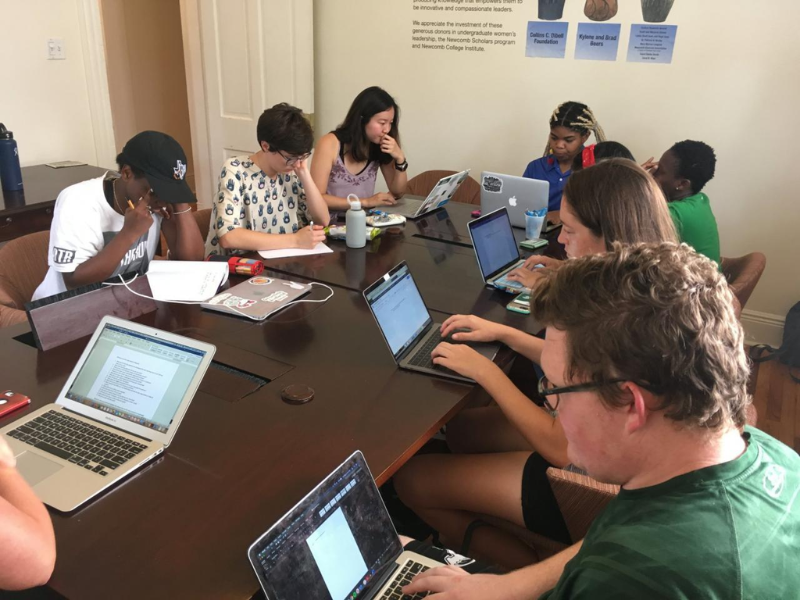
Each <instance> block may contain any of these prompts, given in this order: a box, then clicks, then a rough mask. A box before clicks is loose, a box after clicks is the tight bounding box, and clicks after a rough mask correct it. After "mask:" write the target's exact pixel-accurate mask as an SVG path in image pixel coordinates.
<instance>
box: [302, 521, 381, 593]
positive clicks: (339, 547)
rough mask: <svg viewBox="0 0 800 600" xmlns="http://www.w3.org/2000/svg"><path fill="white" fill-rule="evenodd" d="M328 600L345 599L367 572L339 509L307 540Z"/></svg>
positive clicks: (362, 558)
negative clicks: (328, 596)
mask: <svg viewBox="0 0 800 600" xmlns="http://www.w3.org/2000/svg"><path fill="white" fill-rule="evenodd" d="M306 543H307V544H308V547H309V549H310V550H311V554H312V555H313V556H314V560H315V561H316V562H317V568H318V569H319V572H320V573H321V574H322V579H323V581H325V586H326V587H327V588H328V593H329V594H330V595H331V598H346V597H347V595H348V594H349V593H350V592H351V591H352V590H353V588H354V587H356V586H357V585H358V583H359V582H360V581H361V578H362V577H363V576H364V574H365V573H366V572H367V571H368V569H367V563H365V562H364V557H363V556H361V551H360V550H359V549H358V544H356V539H355V537H353V532H352V531H351V530H350V525H349V524H348V523H347V519H346V518H345V515H344V511H342V509H341V508H338V509H336V511H335V512H334V513H333V514H332V515H331V516H330V517H328V518H327V519H326V520H325V522H324V523H323V524H322V525H320V526H319V528H318V529H317V530H316V531H315V532H314V533H312V534H311V535H310V536H308V539H307V540H306Z"/></svg>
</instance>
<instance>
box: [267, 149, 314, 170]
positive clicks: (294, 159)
mask: <svg viewBox="0 0 800 600" xmlns="http://www.w3.org/2000/svg"><path fill="white" fill-rule="evenodd" d="M276 152H277V153H278V154H280V155H281V158H282V159H283V160H285V161H286V166H287V167H293V166H295V165H296V164H297V163H300V162H303V161H304V160H305V159H307V158H308V157H309V156H311V152H306V153H305V154H303V155H301V156H286V155H285V154H284V153H283V152H281V151H280V150H276Z"/></svg>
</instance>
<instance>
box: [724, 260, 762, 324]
mask: <svg viewBox="0 0 800 600" xmlns="http://www.w3.org/2000/svg"><path fill="white" fill-rule="evenodd" d="M766 266H767V257H766V256H764V255H763V254H762V253H761V252H751V253H750V254H745V255H744V256H740V257H739V258H725V257H723V258H722V273H723V274H724V275H725V279H727V280H728V284H729V285H730V286H731V290H732V291H733V294H734V295H735V296H736V299H737V300H738V301H739V305H740V306H739V307H737V308H738V310H737V316H739V315H740V314H741V311H742V309H743V308H744V305H745V304H747V300H748V299H749V298H750V295H751V294H752V293H753V290H754V289H755V287H756V284H757V283H758V280H759V279H761V274H762V273H763V272H764V268H765V267H766Z"/></svg>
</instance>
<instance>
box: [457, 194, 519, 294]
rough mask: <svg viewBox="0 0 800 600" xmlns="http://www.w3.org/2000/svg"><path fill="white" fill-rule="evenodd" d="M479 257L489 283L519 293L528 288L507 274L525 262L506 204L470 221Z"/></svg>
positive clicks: (486, 280) (479, 262)
mask: <svg viewBox="0 0 800 600" xmlns="http://www.w3.org/2000/svg"><path fill="white" fill-rule="evenodd" d="M467 227H468V228H469V236H470V238H471V239H472V246H473V248H475V258H477V259H478V268H479V269H480V270H481V275H482V276H483V281H484V282H485V283H486V285H488V286H491V287H495V288H497V289H499V290H502V291H504V292H510V293H512V294H516V293H518V292H521V291H522V290H523V289H524V286H523V285H522V284H521V283H520V282H519V281H511V280H509V279H508V277H507V275H508V274H509V273H510V272H511V271H513V270H514V269H517V268H519V267H521V266H522V265H523V264H525V261H524V260H522V258H521V257H520V254H519V249H518V248H517V240H516V239H514V231H513V230H512V229H511V221H510V220H509V217H508V210H507V209H506V208H505V207H503V208H500V209H498V210H496V211H494V212H491V213H489V214H488V215H483V216H482V217H480V218H479V219H475V220H474V221H470V222H469V223H468V224H467Z"/></svg>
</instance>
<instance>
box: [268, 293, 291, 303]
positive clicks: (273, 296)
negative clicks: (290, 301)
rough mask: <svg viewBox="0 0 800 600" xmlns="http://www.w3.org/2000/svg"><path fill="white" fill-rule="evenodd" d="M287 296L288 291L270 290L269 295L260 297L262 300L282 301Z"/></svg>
mask: <svg viewBox="0 0 800 600" xmlns="http://www.w3.org/2000/svg"><path fill="white" fill-rule="evenodd" d="M288 297H289V292H283V291H278V292H272V293H271V294H270V295H269V296H266V297H264V298H262V300H263V301H264V302H283V301H284V300H286V299H287V298H288Z"/></svg>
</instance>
